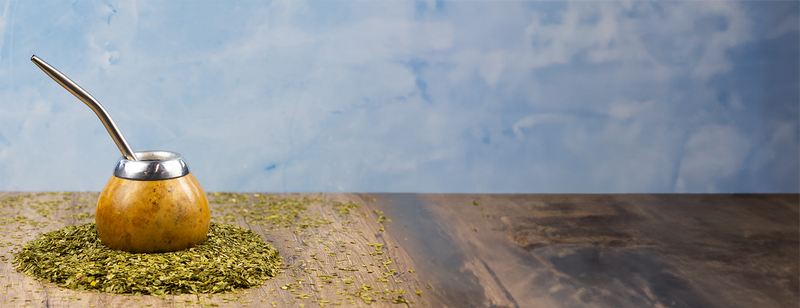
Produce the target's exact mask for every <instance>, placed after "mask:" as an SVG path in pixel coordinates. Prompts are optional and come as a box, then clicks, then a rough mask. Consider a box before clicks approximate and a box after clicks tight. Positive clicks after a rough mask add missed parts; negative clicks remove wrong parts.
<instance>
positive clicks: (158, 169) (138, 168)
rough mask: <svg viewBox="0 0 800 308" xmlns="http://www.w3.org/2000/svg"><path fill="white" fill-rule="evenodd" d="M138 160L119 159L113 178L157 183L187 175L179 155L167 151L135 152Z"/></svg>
mask: <svg viewBox="0 0 800 308" xmlns="http://www.w3.org/2000/svg"><path fill="white" fill-rule="evenodd" d="M136 157H137V158H138V159H139V160H138V161H136V160H128V159H126V158H125V157H121V158H120V159H119V162H117V167H116V168H114V176H116V177H118V178H123V179H128V180H137V181H159V180H169V179H174V178H179V177H182V176H184V175H187V174H189V166H187V165H186V162H185V161H184V160H183V157H182V156H181V154H178V153H175V152H169V151H137V152H136Z"/></svg>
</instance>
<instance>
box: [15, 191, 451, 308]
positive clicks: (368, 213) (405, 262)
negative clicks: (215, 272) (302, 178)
mask: <svg viewBox="0 0 800 308" xmlns="http://www.w3.org/2000/svg"><path fill="white" fill-rule="evenodd" d="M97 197H98V194H97V193H66V194H65V193H49V194H43V193H33V194H22V193H9V192H3V193H0V200H4V201H3V205H2V208H0V214H2V215H3V217H5V218H4V220H3V225H2V226H0V234H2V237H0V239H2V241H3V243H4V245H3V246H4V247H0V255H2V256H3V258H4V259H3V261H4V262H3V264H2V267H0V273H2V274H0V275H2V276H3V277H0V283H2V285H3V287H2V291H3V293H2V294H0V303H3V304H6V305H24V304H30V305H32V306H34V307H35V306H46V307H76V306H86V307H92V306H96V307H151V306H152V307H184V306H222V307H229V306H230V307H262V306H272V305H275V306H281V307H283V306H285V305H287V304H289V305H292V306H306V307H312V306H313V307H317V306H333V305H337V304H342V305H348V306H367V304H368V303H369V305H370V306H376V307H383V306H396V304H395V301H397V300H399V299H405V300H407V301H409V303H408V304H407V305H409V306H412V307H416V306H430V305H434V306H438V304H437V302H436V300H435V299H433V298H431V299H429V296H425V293H422V294H423V295H422V296H419V295H417V294H416V291H417V290H424V289H425V283H424V282H422V281H420V280H419V279H418V275H417V274H415V273H411V272H409V270H411V271H413V269H414V263H413V261H412V260H411V259H410V257H409V256H408V254H406V253H405V252H404V251H403V250H402V249H399V247H400V246H399V244H400V243H399V242H398V241H397V240H396V239H394V238H393V237H392V236H391V235H390V234H388V233H387V232H385V231H380V229H381V224H379V223H378V216H379V215H377V214H376V213H375V212H374V209H373V208H372V207H370V205H369V204H370V201H368V200H369V199H368V198H366V197H364V196H361V195H356V194H334V195H326V194H302V195H300V194H288V195H268V194H235V195H228V194H221V195H215V194H213V193H210V194H209V195H208V197H209V200H211V203H210V206H211V211H212V216H213V217H212V221H216V222H225V223H231V224H234V225H238V226H241V227H245V228H249V229H251V230H253V231H255V232H257V233H259V234H261V235H262V236H263V238H264V239H265V240H268V241H271V242H272V243H273V245H274V246H275V247H276V248H277V249H278V250H279V251H280V255H281V256H282V257H283V258H284V266H285V269H284V271H283V273H281V274H279V275H278V279H272V280H268V281H267V282H265V283H264V284H263V285H262V286H261V287H259V288H251V289H247V290H240V291H239V292H235V293H232V294H214V295H208V294H200V295H182V296H181V295H170V296H167V297H166V298H165V299H161V298H157V297H153V296H125V295H118V294H107V293H99V292H77V291H73V290H68V289H64V288H60V287H58V286H57V285H55V284H53V283H42V282H39V281H36V280H35V279H33V278H31V277H26V276H25V275H23V274H20V273H17V272H16V271H15V270H14V269H13V267H12V265H11V261H10V259H11V258H12V253H13V251H14V250H15V249H18V247H21V246H20V245H22V244H24V243H26V242H27V241H30V240H32V239H34V238H35V237H37V236H38V235H40V234H42V233H44V232H48V231H51V230H55V229H58V228H61V227H64V226H66V225H68V224H81V223H86V222H90V221H93V219H94V217H93V213H94V204H95V202H96V200H97ZM259 197H260V198H261V199H265V198H266V199H268V200H276V199H277V200H280V199H287V198H288V199H297V198H320V199H322V200H325V201H329V202H335V201H340V202H348V201H352V202H355V203H357V204H358V205H359V208H358V209H357V210H356V211H355V213H353V214H345V215H342V214H339V213H336V211H334V208H333V207H331V206H330V204H328V203H326V202H315V203H313V204H311V205H310V206H309V207H308V209H307V213H306V214H305V215H307V216H308V217H319V218H324V219H327V220H329V221H332V223H330V224H321V225H320V226H318V227H308V228H301V229H299V230H296V229H295V227H294V226H293V227H290V228H277V229H273V228H271V225H270V224H264V225H261V224H259V222H258V221H252V220H251V221H246V220H245V218H244V217H245V216H246V215H244V214H243V213H244V211H256V210H258V208H257V207H256V204H257V203H258V200H259ZM270 198H271V199H270ZM216 201H220V203H217V202H216ZM356 214H357V215H356ZM23 217H24V218H23ZM375 244H381V245H383V246H382V247H380V248H379V249H376V245H375ZM389 260H391V263H390V264H389ZM320 276H323V277H327V278H320ZM282 287H283V288H282ZM367 289H368V290H367ZM354 294H355V295H354ZM362 296H363V298H362ZM366 298H370V300H365V299H366ZM148 305H150V306H148ZM404 305H406V304H404Z"/></svg>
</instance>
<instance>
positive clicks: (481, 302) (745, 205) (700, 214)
mask: <svg viewBox="0 0 800 308" xmlns="http://www.w3.org/2000/svg"><path fill="white" fill-rule="evenodd" d="M20 196H23V197H22V198H20ZM273 196H274V197H273ZM303 197H307V198H320V199H322V200H324V201H325V202H318V203H315V204H314V205H312V206H310V207H309V208H308V210H307V213H306V214H307V215H311V216H315V215H318V217H322V218H325V219H329V220H331V221H332V223H331V224H330V225H325V226H321V227H309V228H307V229H305V230H301V231H300V232H297V233H295V232H294V228H288V229H272V228H270V225H268V224H266V225H261V224H259V223H258V222H257V221H254V220H247V219H245V217H247V216H248V214H246V213H247V212H245V211H248V212H249V213H253V212H255V211H258V210H259V205H258V204H259V202H260V201H259V200H263V199H264V198H278V199H281V198H303ZM14 198H19V199H14ZM209 198H210V199H211V200H217V201H219V202H220V203H212V204H211V206H212V214H213V216H214V220H215V221H218V222H228V223H232V224H235V225H239V226H242V227H246V228H250V229H251V230H254V231H255V232H257V233H259V234H261V235H262V236H263V237H264V239H265V240H271V241H272V243H273V244H274V245H275V246H276V247H277V248H278V249H279V251H280V253H281V256H283V257H284V258H285V264H286V269H285V272H284V273H281V274H279V277H278V279H274V280H269V281H267V282H266V283H265V284H264V285H263V286H261V287H259V288H251V289H247V290H240V291H238V292H235V293H230V294H215V295H212V296H208V295H205V294H204V295H182V296H167V297H166V298H165V299H161V298H156V297H152V296H124V295H116V294H105V293H97V292H76V291H72V290H67V289H63V288H60V287H58V286H56V285H54V284H49V283H40V282H38V281H35V280H34V279H32V278H30V277H26V276H24V275H22V274H19V273H17V272H15V271H14V270H13V268H12V267H11V265H10V258H11V253H10V251H11V250H12V249H13V247H18V246H17V245H21V244H23V243H25V242H27V241H29V240H32V239H34V238H35V237H36V236H38V234H40V233H42V232H46V231H49V230H54V229H57V228H61V227H63V226H66V225H68V224H80V223H85V222H89V221H92V220H93V217H92V216H91V215H92V213H93V211H94V202H96V199H97V193H88V192H82V193H56V194H42V193H17V192H0V200H4V201H3V204H2V205H0V217H1V218H0V222H1V223H0V246H3V247H0V256H3V259H4V260H3V261H4V262H3V263H2V264H0V290H2V292H3V294H0V303H4V304H6V305H9V306H22V305H24V304H30V305H31V306H33V307H37V306H39V307H76V306H77V307H91V306H92V305H94V306H96V307H148V306H147V305H151V306H149V307H202V306H213V305H219V306H221V307H229V306H230V307H264V306H266V307H270V306H271V304H272V302H275V303H276V305H278V306H281V307H283V306H291V307H300V306H301V305H302V306H305V307H318V306H320V303H321V301H322V300H328V301H330V302H325V303H322V304H323V305H325V306H332V305H334V304H341V305H342V306H359V307H366V306H370V307H373V306H374V307H383V306H393V307H394V306H396V305H397V304H394V303H392V302H391V301H388V300H383V301H381V300H379V301H377V302H371V304H370V305H367V303H366V302H365V301H363V300H361V299H359V298H354V297H353V296H352V295H343V294H342V293H347V292H351V293H352V292H355V291H357V290H358V289H359V288H361V287H362V286H364V285H369V286H372V287H374V290H370V291H371V292H375V291H378V293H377V294H374V296H372V297H373V298H379V297H380V296H384V297H386V298H390V297H393V298H396V296H397V295H399V294H393V293H392V290H403V292H404V297H403V298H404V299H406V300H409V301H413V303H409V304H401V306H410V307H487V306H495V307H587V306H588V307H791V306H796V305H797V303H798V302H800V281H799V280H800V265H799V264H798V262H797V260H800V196H799V195H797V194H789V195H770V194H767V195H764V194H761V195H675V194H672V195H658V194H634V195H611V194H604V195H583V194H581V195H516V194H500V195H492V194H371V196H370V197H367V196H365V195H361V194H278V195H271V194H265V193H262V194H247V195H242V194H239V195H226V194H219V195H215V194H213V193H212V194H209ZM233 199H236V200H233ZM373 199H374V200H375V201H372V200H373ZM273 200H274V199H273ZM335 201H340V202H349V201H352V202H355V203H357V204H358V205H359V208H358V209H357V211H356V212H357V213H358V216H356V215H351V214H345V215H342V214H339V213H336V212H335V210H334V209H333V207H332V206H331V205H330V203H331V202H335ZM377 213H383V215H385V217H387V218H388V219H391V222H388V221H385V222H383V223H382V224H381V223H379V222H378V217H379V216H380V214H377ZM364 214H366V217H365V215H364ZM44 215H47V216H46V217H45V216H44ZM250 216H252V215H250ZM23 217H24V218H23ZM381 227H384V231H380V229H381ZM304 242H305V243H306V244H307V246H305V245H303V243H304ZM375 243H378V244H383V245H384V246H383V247H382V249H381V251H382V252H383V254H382V255H371V254H375V253H376V252H377V251H376V249H375V247H374V246H371V245H372V244H375ZM368 244H369V245H368ZM342 246H344V247H342ZM298 248H299V250H298ZM332 252H335V253H336V255H329V254H328V253H332ZM348 253H349V254H348ZM312 255H313V256H314V257H312ZM314 258H317V259H319V261H317V260H315V259H314ZM376 258H380V260H376ZM389 258H391V260H392V263H391V265H389V266H387V267H382V266H381V264H380V262H385V261H387V260H389ZM351 265H352V266H353V267H352V268H358V269H359V271H347V270H342V269H343V268H344V269H347V267H348V266H351ZM365 266H366V267H365ZM387 268H390V269H394V270H395V271H396V275H395V274H392V275H391V278H389V279H387V281H386V282H381V281H380V280H379V279H381V278H383V276H382V274H383V273H386V272H387V271H389V270H388V269H387ZM409 270H412V271H414V272H413V273H411V272H409ZM370 271H371V273H370ZM333 273H336V274H337V276H335V277H336V278H334V279H319V278H318V277H317V274H320V275H325V276H332V275H333ZM393 273H394V272H393ZM300 279H304V280H302V281H301V280H300ZM376 280H377V281H376ZM325 281H330V283H327V282H325ZM290 283H293V285H290V286H294V287H295V291H294V292H292V290H291V288H287V289H286V290H284V289H281V287H282V286H286V285H287V284H290ZM311 283H314V284H311ZM298 286H300V287H302V289H299V288H297V287H298ZM273 289H274V291H273ZM387 290H388V291H387ZM416 290H420V291H421V296H417V295H416V294H415V291H416ZM381 292H387V293H388V294H384V293H381ZM301 293H302V294H308V295H310V296H311V297H309V298H303V299H299V298H298V295H300V294H301ZM398 293H399V292H398ZM301 297H304V296H301ZM79 298H80V299H79ZM187 301H188V302H187Z"/></svg>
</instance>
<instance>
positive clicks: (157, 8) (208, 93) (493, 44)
mask: <svg viewBox="0 0 800 308" xmlns="http://www.w3.org/2000/svg"><path fill="white" fill-rule="evenodd" d="M799 28H800V22H799V21H798V2H797V1H770V2H761V1H753V2H734V1H727V2H726V1H702V2H680V1H679V2H661V1H632V2H631V1H627V2H623V1H613V2H609V1H601V2H566V3H564V2H549V1H547V2H538V1H520V2H516V1H502V2H494V1H493V2H488V1H487V2H484V1H469V2H447V1H445V2H439V1H430V2H422V1H419V2H410V1H403V2H398V1H380V2H372V1H332V2H331V1H325V2H323V1H313V2H303V1H272V2H269V1H266V2H262V1H136V2H133V1H74V2H71V3H70V2H68V1H5V3H2V2H0V190H91V191H99V190H101V189H102V187H103V185H104V184H105V182H106V181H107V180H108V178H109V177H110V175H111V171H112V169H113V166H114V164H115V163H116V160H117V159H118V158H119V156H120V154H119V152H118V150H117V148H116V147H115V145H114V144H113V142H112V140H111V139H110V138H109V137H108V135H107V133H106V132H105V130H104V128H103V126H102V125H101V123H100V121H99V120H97V118H96V117H95V115H94V114H93V113H92V112H91V110H90V109H89V108H87V107H86V106H85V105H83V104H82V103H81V102H80V101H78V100H77V99H76V98H74V97H72V96H71V95H70V94H69V93H68V92H67V91H65V90H64V89H62V88H61V87H59V86H58V85H57V84H56V83H55V82H53V81H52V80H50V79H49V78H48V77H47V76H46V75H45V74H44V73H42V72H41V71H40V70H39V69H38V68H37V67H36V66H35V65H33V64H32V63H31V62H30V61H29V58H30V56H31V55H32V54H36V55H37V56H39V57H41V58H43V59H44V60H45V61H47V62H49V63H50V64H52V65H53V66H55V67H56V68H58V69H59V70H61V71H62V72H64V73H65V74H67V75H68V76H70V77H71V78H72V79H73V80H75V81H76V82H77V83H78V84H80V85H81V86H83V87H84V88H85V89H86V90H88V91H89V92H90V93H92V94H93V95H94V96H95V97H96V98H97V99H98V100H99V101H100V102H101V103H102V104H103V105H104V106H105V107H106V109H107V110H108V111H109V112H110V113H111V115H112V116H113V117H114V119H115V120H116V122H117V125H118V126H119V127H120V129H121V130H122V131H123V133H124V134H125V136H126V137H127V139H128V141H129V142H130V144H131V146H132V147H133V148H134V149H135V150H146V149H161V150H171V151H176V152H180V153H181V154H183V155H184V157H185V158H186V160H187V162H188V163H189V166H190V167H191V168H192V171H193V172H194V173H195V175H196V176H197V178H198V179H199V180H200V182H201V183H202V184H203V186H204V187H205V188H206V190H208V191H214V190H234V191H273V192H283V191H290V192H309V191H311V192H313V191H356V192H517V193H553V192H572V193H590V192H600V193H619V192H798V191H799V190H800V188H799V186H800V179H799V178H800V175H799V173H800V166H799V163H800V154H799V153H798V152H799V146H798V140H799V138H800V137H798V136H799V134H798V131H799V130H800V127H799V124H798V123H799V121H800V113H799V112H798V108H799V106H800V98H799V97H798V96H799V95H800V94H798V93H800V90H799V89H798V86H799V85H800V77H798V76H799V70H800V63H798V58H800V52H799V51H798V48H799V47H798V46H800V40H798V36H799V34H798V29H799Z"/></svg>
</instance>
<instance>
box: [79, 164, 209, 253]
mask: <svg viewBox="0 0 800 308" xmlns="http://www.w3.org/2000/svg"><path fill="white" fill-rule="evenodd" d="M95 219H96V223H97V235H98V236H99V237H100V240H101V241H102V242H103V243H104V244H105V245H106V246H108V247H109V248H111V249H115V250H125V251H128V252H133V253H142V252H168V251H177V250H183V249H187V248H190V247H193V246H195V245H197V244H200V243H202V242H203V241H205V239H206V234H207V233H208V226H209V223H210V222H211V213H210V211H209V209H208V200H206V194H205V192H204V191H203V188H202V187H201V186H200V183H198V182H197V179H195V177H194V175H192V174H191V173H190V174H188V175H185V176H182V177H179V178H174V179H169V180H159V181H135V180H127V179H122V178H118V177H116V176H111V179H109V180H108V183H107V184H106V187H105V188H103V192H102V193H101V194H100V198H99V199H98V201H97V212H96V213H95Z"/></svg>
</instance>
